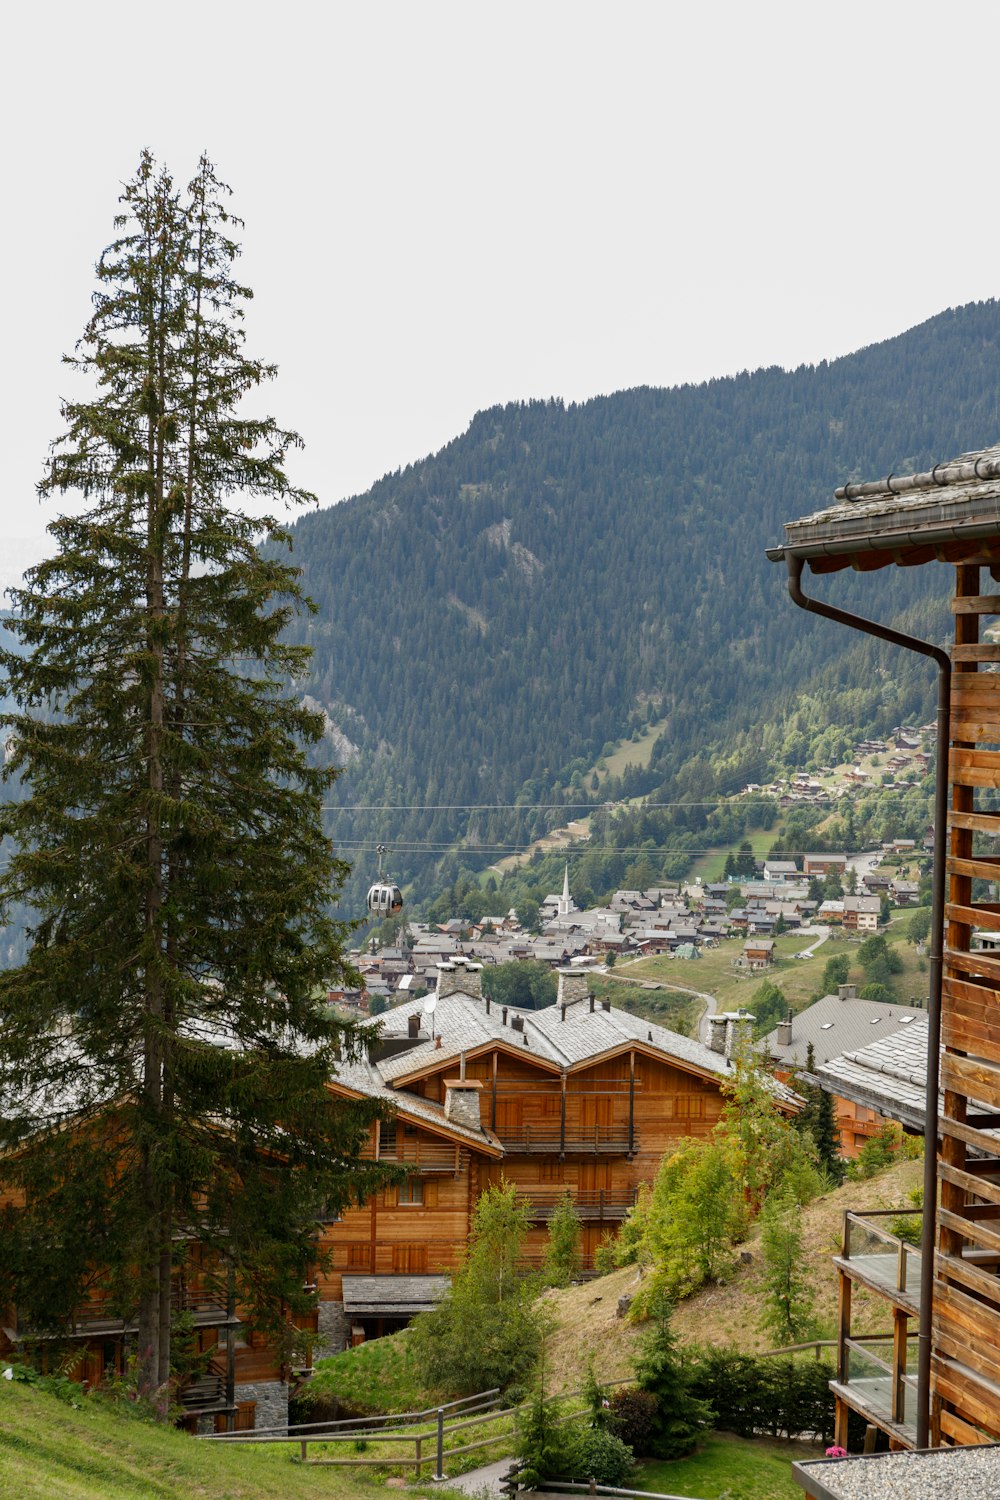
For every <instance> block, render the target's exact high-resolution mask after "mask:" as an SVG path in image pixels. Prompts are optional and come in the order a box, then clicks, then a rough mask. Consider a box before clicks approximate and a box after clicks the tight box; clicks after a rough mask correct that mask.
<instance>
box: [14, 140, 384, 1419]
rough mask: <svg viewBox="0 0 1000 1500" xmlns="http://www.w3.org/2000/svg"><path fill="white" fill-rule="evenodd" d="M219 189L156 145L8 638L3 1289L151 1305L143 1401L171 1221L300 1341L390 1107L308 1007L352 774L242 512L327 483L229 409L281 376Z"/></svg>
mask: <svg viewBox="0 0 1000 1500" xmlns="http://www.w3.org/2000/svg"><path fill="white" fill-rule="evenodd" d="M227 199H228V189H226V188H225V186H224V185H223V184H221V183H220V182H219V181H218V180H217V178H216V176H215V173H214V170H213V168H212V165H211V163H210V162H209V161H208V160H207V159H204V158H203V159H202V161H201V162H200V163H199V166H198V170H197V173H196V175H195V178H194V180H193V182H192V183H191V184H190V186H189V187H188V188H187V189H186V190H180V189H179V188H178V187H177V186H176V185H175V184H174V182H173V180H172V179H171V177H170V176H169V174H168V173H167V172H166V171H164V170H160V169H159V168H158V167H157V165H156V164H155V162H154V160H153V158H152V156H151V155H150V154H149V153H148V152H144V153H143V155H142V157H141V160H140V164H139V168H138V171H137V173H136V176H135V177H134V179H133V180H132V181H131V182H130V183H128V184H127V185H126V187H125V189H124V192H123V194H122V197H121V212H120V215H119V216H118V218H117V219H116V221H115V228H116V233H117V237H116V238H115V240H114V241H113V243H112V244H111V245H110V246H109V247H108V248H107V249H106V250H105V251H104V253H103V254H102V256H101V258H100V261H99V263H98V266H97V279H98V289H97V291H96V292H95V295H94V305H93V312H92V314H91V317H90V320H89V322H88V324H87V326H86V328H85V331H84V334H83V337H82V339H81V341H80V343H79V344H78V346H77V352H76V354H75V355H74V356H73V357H72V358H71V359H69V361H68V363H69V364H70V365H71V366H73V367H74V369H75V370H76V371H77V372H79V373H81V374H82V375H83V376H84V377H85V380H86V382H87V394H86V395H84V396H83V397H82V398H81V399H79V400H75V401H68V402H66V403H65V404H64V408H63V417H64V422H65V428H64V432H63V434H62V436H61V437H59V438H58V439H57V440H56V442H55V443H54V444H53V445H52V450H51V459H50V463H49V467H48V470H47V473H46V476H45V478H44V480H43V481H42V483H41V484H40V486H39V490H40V493H41V495H42V496H43V497H48V496H52V495H54V494H64V493H67V492H76V493H77V494H79V495H80V496H82V497H83V500H84V501H85V502H86V503H87V504H88V505H89V506H90V508H89V509H88V510H87V511H86V513H84V514H82V515H75V516H62V517H60V518H59V519H57V520H55V521H54V522H53V523H52V524H51V526H50V528H49V530H50V533H51V535H52V537H53V539H54V542H55V554H54V556H53V557H52V558H51V559H50V560H48V561H45V562H43V563H41V564H39V565H38V566H37V567H36V568H34V569H32V570H31V572H30V573H29V574H28V576H27V580H26V583H25V585H24V587H23V588H21V589H19V590H17V591H15V594H14V604H15V608H14V613H13V618H12V619H11V620H10V621H9V622H8V623H9V627H10V629H11V630H12V631H13V632H14V634H15V635H16V636H17V637H18V638H19V643H20V647H21V652H17V651H3V652H2V654H0V663H2V667H3V670H4V672H5V674H6V677H7V680H8V690H9V693H10V696H11V697H12V699H13V700H14V705H15V707H14V708H13V710H12V711H11V712H9V713H7V714H5V715H4V716H3V718H2V720H0V723H2V725H3V726H4V729H5V731H6V733H7V735H8V736H9V740H8V743H9V745H10V754H9V756H8V760H7V764H6V767H5V771H4V774H5V776H6V777H17V778H20V779H21V780H22V781H23V784H24V788H25V795H24V796H23V797H22V799H21V800H20V801H18V802H15V803H13V804H10V805H8V806H7V807H5V808H4V810H3V817H2V820H0V833H2V834H3V835H4V836H9V837H10V838H11V839H12V840H13V846H14V852H13V853H12V855H11V858H10V860H9V863H8V865H7V868H6V870H5V871H4V873H3V875H2V877H0V899H2V901H3V903H4V904H5V905H9V904H10V903H12V902H22V903H27V904H28V905H29V906H30V908H31V909H32V910H33V912H34V914H35V915H34V926H33V931H32V942H31V946H30V951H29V952H28V954H27V957H26V960H25V962H24V963H23V964H22V965H21V966H20V967H19V968H17V969H14V970H12V971H8V972H6V973H4V974H2V975H0V1101H2V1102H0V1150H2V1151H4V1152H5V1153H6V1155H5V1158H4V1167H3V1177H4V1179H5V1181H6V1182H7V1183H8V1185H11V1184H12V1185H13V1186H14V1187H15V1188H17V1189H19V1190H20V1191H21V1192H22V1193H23V1195H24V1198H25V1201H26V1205H27V1206H26V1208H25V1209H24V1210H22V1211H19V1212H17V1213H8V1215H7V1216H6V1220H5V1222H4V1223H3V1225H2V1232H3V1235H4V1245H5V1253H4V1255H3V1257H2V1263H0V1301H6V1300H14V1296H15V1295H16V1299H17V1301H18V1303H19V1305H20V1306H21V1307H22V1309H23V1310H24V1312H25V1314H26V1316H27V1318H28V1321H30V1322H31V1323H33V1324H35V1325H36V1326H41V1327H45V1328H50V1327H54V1326H58V1325H59V1324H60V1323H62V1322H64V1321H65V1320H66V1319H67V1317H68V1316H69V1314H70V1312H71V1310H72V1308H73V1306H74V1304H76V1303H77V1302H79V1300H80V1298H81V1295H82V1293H83V1291H84V1289H85V1288H87V1289H89V1290H90V1291H91V1292H97V1291H100V1292H104V1293H106V1294H107V1295H108V1296H109V1297H110V1298H111V1302H112V1304H113V1305H115V1306H117V1308H118V1310H120V1311H121V1312H123V1313H128V1314H129V1315H130V1316H132V1315H136V1316H137V1317H138V1328H139V1349H138V1356H139V1373H140V1382H141V1385H142V1387H143V1388H144V1389H145V1390H147V1391H152V1390H153V1389H155V1388H158V1387H162V1386H163V1384H164V1382H165V1380H166V1378H167V1375H168V1373H169V1370H170V1360H171V1354H170V1338H171V1326H170V1318H171V1280H172V1273H173V1272H174V1270H175V1268H176V1266H177V1262H178V1258H179V1257H180V1256H182V1254H183V1249H182V1244H183V1242H184V1241H185V1240H194V1241H198V1242H200V1243H201V1244H202V1246H203V1247H205V1248H206V1249H207V1250H208V1252H209V1254H208V1258H207V1259H208V1263H209V1264H212V1263H213V1261H214V1262H215V1263H217V1264H218V1265H219V1266H220V1271H219V1276H220V1279H221V1281H222V1283H223V1284H225V1283H226V1282H227V1281H230V1280H231V1281H232V1282H233V1283H234V1284H235V1288H236V1293H237V1296H238V1298H239V1300H240V1302H241V1304H242V1306H243V1307H244V1308H245V1309H246V1316H247V1318H248V1320H249V1321H250V1322H251V1323H252V1324H253V1325H255V1326H257V1327H260V1328H267V1329H269V1330H271V1331H273V1332H276V1333H277V1332H281V1333H282V1334H285V1333H287V1328H288V1325H287V1323H286V1312H291V1313H293V1314H294V1313H298V1312H304V1311H306V1310H307V1309H308V1304H309V1299H308V1297H307V1296H306V1295H305V1294H304V1293H303V1281H304V1279H305V1278H304V1275H303V1272H304V1271H305V1268H306V1266H307V1264H308V1262H309V1261H310V1259H311V1258H312V1257H313V1255H314V1249H313V1226H314V1223H315V1220H316V1218H317V1216H318V1215H319V1213H320V1212H321V1211H323V1212H326V1213H329V1212H331V1211H334V1212H335V1211H336V1209H337V1207H338V1205H340V1206H342V1205H344V1204H346V1203H347V1202H348V1201H349V1200H350V1199H352V1198H355V1197H357V1196H358V1195H359V1194H364V1193H365V1192H367V1191H369V1190H371V1189H372V1188H373V1187H374V1186H376V1185H378V1184H379V1183H380V1182H381V1181H383V1180H384V1178H385V1174H384V1172H383V1171H382V1169H378V1168H373V1167H371V1166H364V1165H362V1164H360V1162H359V1160H358V1156H359V1151H360V1149H361V1146H362V1144H363V1143H364V1141H365V1140H366V1139H367V1132H368V1127H369V1124H370V1121H371V1119H372V1118H373V1115H374V1114H375V1113H376V1112H377V1111H376V1110H375V1108H374V1107H373V1106H371V1105H366V1104H356V1105H355V1104H351V1105H347V1104H342V1103H338V1102H337V1101H335V1100H334V1099H333V1097H332V1096H331V1094H330V1092H329V1090H328V1088H327V1081H328V1079H329V1076H330V1074H331V1073H332V1072H334V1071H335V1056H336V1049H337V1048H338V1047H346V1048H347V1049H348V1051H351V1050H352V1049H353V1050H357V1048H358V1047H359V1046H360V1042H359V1040H358V1034H357V1033H356V1032H355V1031H354V1029H353V1028H351V1027H350V1026H347V1025H345V1023H343V1022H341V1021H339V1020H338V1019H336V1017H335V1015H334V1013H333V1012H332V1010H331V1009H329V1008H328V1007H326V1006H321V1005H317V1004H316V1003H315V1000H314V996H316V994H317V993H319V992H322V991H325V988H326V985H327V984H328V983H329V982H331V981H333V980H340V981H347V982H352V983H357V982H358V977H357V976H356V975H355V974H354V973H353V971H352V970H350V968H349V967H348V965H347V964H346V963H345V960H344V956H343V950H342V943H343V938H344V929H343V928H342V926H341V924H339V923H338V922H337V921H335V920H334V919H333V918H332V917H331V915H330V911H329V901H330V898H331V896H332V895H333V894H335V893H336V891H337V890H338V888H339V886H340V884H341V882H342V880H343V878H344V876H345V873H346V867H345V866H343V865H342V864H340V863H339V862H338V860H337V859H336V858H335V857H334V854H333V851H332V847H331V845H330V843H329V841H328V840H327V838H326V837H325V836H324V834H323V831H322V825H321V809H322V803H323V801H324V797H325V796H326V795H328V789H329V787H330V784H331V781H332V779H333V776H334V774H335V773H334V772H333V771H332V770H330V769H327V768H325V767H317V766H316V765H315V764H314V762H313V761H312V760H311V759H309V758H308V757H307V747H308V746H309V744H310V743H317V742H318V741H320V739H321V738H322V734H323V728H324V725H323V721H322V719H321V717H320V716H319V715H318V714H316V713H315V712H312V711H310V710H308V709H307V708H306V707H305V706H304V705H303V703H302V701H301V700H300V699H299V698H297V697H296V696H294V695H293V694H291V693H289V691H288V690H287V683H288V681H289V680H290V679H296V678H301V676H302V673H303V671H304V669H305V666H306V659H307V655H308V653H307V652H305V651H303V649H302V648H296V647H290V646H289V645H287V644H285V643H284V640H283V634H284V631H285V628H286V626H287V624H288V622H289V620H290V618H291V617H292V615H293V614H294V612H295V611H296V610H297V609H298V608H299V607H300V606H301V605H303V604H304V603H305V601H304V600H303V598H302V596H301V593H300V589H299V585H298V582H297V573H296V570H294V569H293V568H291V567H290V566H289V565H288V564H286V563H285V562H284V561H283V560H282V559H281V557H280V552H279V550H278V545H275V546H274V547H273V548H272V549H271V550H270V551H269V552H268V553H267V554H266V555H262V554H261V553H260V552H259V551H258V550H257V543H258V541H259V540H260V538H261V536H262V535H263V536H270V538H271V540H272V542H273V543H275V544H280V543H281V541H282V539H283V533H282V532H281V531H280V530H279V529H278V528H277V526H276V524H275V523H274V522H273V521H271V520H267V521H263V522H261V521H259V520H255V519H253V518H252V517H251V516H249V515H248V514H247V513H246V512H245V511H243V510H240V509H238V508H235V507H233V506H231V505H230V500H231V497H237V498H238V497H241V496H252V497H254V498H255V499H263V500H265V501H270V502H272V503H280V504H284V505H286V506H287V505H296V504H299V503H301V502H302V501H306V500H308V499H310V498H311V497H310V496H308V495H307V494H306V493H305V492H303V491H300V490H298V489H296V488H295V487H294V486H293V485H292V484H291V482H290V480H289V479H288V477H287V475H286V473H285V467H284V465H285V459H286V455H287V453H288V451H289V449H291V448H292V447H295V446H298V444H299V439H298V437H297V436H296V434H295V433H293V432H290V431H286V430H284V429H283V428H281V427H279V426H278V425H277V423H276V422H275V421H274V420H273V419H272V418H270V417H264V416H259V415H246V414H244V413H243V411H242V407H241V402H242V398H243V397H244V395H245V394H246V393H248V392H250V391H253V390H256V388H257V387H259V386H260V385H261V384H262V383H263V382H265V381H267V380H269V379H270V378H271V377H272V376H273V375H274V373H275V371H274V368H273V367H272V366H270V365H267V364H264V363H262V362H261V361H259V360H257V359H252V358H250V357H249V356H248V354H247V353H246V352H245V350H244V343H243V340H244V334H243V329H242V316H243V305H244V304H245V302H246V301H247V299H248V298H249V297H250V295H251V294H250V292H249V290H248V289H247V288H246V287H244V286H242V285H241V284H240V283H239V282H238V281H237V280H236V278H235V275H234V262H235V261H236V258H237V255H238V253H239V247H238V245H237V244H236V242H235V241H234V240H233V239H232V238H230V236H231V235H232V233H233V232H234V227H236V226H238V225H239V221H238V220H236V219H234V218H233V217H232V215H231V213H230V211H229V208H228V206H227Z"/></svg>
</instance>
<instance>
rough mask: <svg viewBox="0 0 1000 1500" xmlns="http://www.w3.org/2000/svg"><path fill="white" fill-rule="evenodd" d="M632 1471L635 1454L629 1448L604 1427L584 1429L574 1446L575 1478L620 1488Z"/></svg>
mask: <svg viewBox="0 0 1000 1500" xmlns="http://www.w3.org/2000/svg"><path fill="white" fill-rule="evenodd" d="M634 1468H635V1455H634V1454H633V1452H632V1449H631V1448H630V1447H629V1446H628V1444H627V1443H623V1442H622V1440H621V1438H620V1437H616V1436H615V1434H614V1433H613V1432H608V1430H607V1428H605V1427H587V1428H585V1429H584V1431H583V1432H581V1433H580V1434H579V1437H578V1438H577V1441H576V1443H575V1444H574V1445H573V1452H572V1477H573V1478H574V1479H593V1480H595V1481H596V1483H597V1484H607V1485H621V1484H622V1483H623V1482H624V1481H625V1480H626V1479H627V1478H628V1477H629V1475H630V1474H631V1472H632V1470H633V1469H634Z"/></svg>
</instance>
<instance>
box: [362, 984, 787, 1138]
mask: <svg viewBox="0 0 1000 1500" xmlns="http://www.w3.org/2000/svg"><path fill="white" fill-rule="evenodd" d="M423 1005H424V1001H423V1000H410V1001H407V1002H405V1003H404V1004H403V1005H397V1006H396V1007H395V1008H394V1009H393V1010H391V1011H389V1012H388V1013H387V1014H386V1015H384V1016H382V1017H380V1020H381V1021H382V1022H383V1023H384V1026H383V1034H384V1035H386V1036H406V1035H407V1032H408V1021H409V1017H410V1016H411V1015H421V1014H422V1011H423ZM514 1017H518V1018H520V1019H522V1020H523V1023H524V1029H523V1031H517V1030H515V1029H514V1028H513V1027H512V1026H511V1025H510V1022H511V1021H512V1020H513V1019H514ZM433 1027H434V1031H435V1032H436V1033H437V1036H436V1037H435V1038H431V1037H429V1036H428V1037H426V1038H425V1039H424V1040H422V1041H420V1042H419V1043H418V1044H417V1046H415V1047H413V1048H411V1049H409V1050H408V1051H406V1052H402V1053H398V1054H396V1056H394V1057H387V1058H385V1059H384V1060H383V1061H382V1062H380V1063H378V1064H373V1065H372V1067H373V1068H376V1069H377V1071H378V1075H379V1078H380V1080H381V1081H383V1082H384V1083H386V1084H391V1083H392V1081H393V1080H396V1079H400V1078H405V1077H408V1076H409V1075H410V1074H412V1073H417V1072H419V1071H421V1070H422V1069H424V1068H428V1067H437V1066H440V1064H441V1063H443V1062H448V1061H457V1060H458V1059H459V1058H460V1055H461V1053H462V1052H468V1051H472V1050H474V1049H475V1048H478V1047H483V1046H488V1045H490V1044H491V1043H495V1042H502V1043H504V1044H505V1045H506V1046H508V1047H513V1048H517V1049H518V1050H521V1049H523V1050H524V1052H525V1053H526V1054H527V1055H529V1056H532V1057H536V1058H539V1059H541V1060H542V1061H544V1062H546V1063H549V1064H554V1065H555V1066H556V1067H559V1068H563V1067H566V1068H572V1067H574V1066H578V1065H579V1064H581V1063H585V1062H587V1061H588V1060H589V1059H590V1058H596V1057H600V1056H602V1055H603V1054H605V1053H607V1052H611V1051H614V1050H615V1049H616V1048H618V1047H621V1046H625V1045H627V1044H628V1043H630V1042H641V1043H643V1044H644V1045H645V1046H647V1047H649V1046H651V1047H654V1048H655V1049H656V1050H657V1051H658V1052H660V1053H662V1054H663V1055H664V1056H666V1057H667V1058H669V1059H670V1061H672V1062H676V1063H677V1064H679V1065H680V1066H681V1067H684V1066H688V1067H690V1068H692V1069H694V1070H695V1071H697V1072H700V1073H702V1074H707V1075H709V1076H714V1077H717V1078H720V1079H723V1078H730V1077H731V1076H732V1069H731V1067H730V1065H729V1064H728V1062H727V1061H726V1059H725V1057H723V1056H721V1055H720V1054H719V1053H718V1052H713V1051H712V1050H711V1048H709V1047H706V1046H705V1045H704V1044H703V1043H702V1042H698V1041H695V1040H694V1039H693V1038H691V1037H685V1036H680V1035H678V1033H677V1032H675V1031H669V1030H668V1029H667V1028H666V1027H665V1026H658V1025H657V1024H656V1022H655V1021H649V1020H646V1019H644V1018H643V1017H642V1016H633V1015H630V1014H629V1012H628V1011H624V1010H619V1009H618V1008H617V1007H616V1006H612V1007H611V1009H610V1010H603V1009H602V1008H601V1006H600V1005H598V1006H596V1007H595V1009H594V1010H593V1011H591V1009H590V1006H589V1005H588V1003H587V1002H586V1001H577V1002H576V1003H575V1004H572V1005H568V1006H567V1007H566V1019H565V1021H564V1020H563V1019H562V1007H561V1006H559V1005H549V1006H546V1007H545V1009H544V1010H515V1009H513V1008H511V1009H510V1010H509V1012H508V1017H507V1025H506V1026H505V1025H504V1024H503V1019H502V1010H501V1007H500V1006H498V1005H492V1006H491V1008H490V1013H489V1014H487V1012H486V1003H485V1001H484V1000H481V999H476V998H474V997H472V996H470V995H464V994H462V993H461V992H458V991H453V992H452V993H451V994H449V995H445V996H442V997H441V998H440V999H439V1000H438V1001H437V1004H436V1007H435V1010H434V1013H433ZM438 1041H440V1046H439V1045H438ZM776 1092H777V1094H778V1097H779V1098H780V1099H781V1100H782V1102H784V1103H787V1104H794V1103H797V1100H798V1096H797V1095H796V1094H795V1093H794V1092H793V1091H792V1090H791V1089H788V1088H787V1087H786V1086H785V1085H783V1084H776ZM388 1097H389V1098H391V1099H394V1100H395V1101H396V1103H397V1104H399V1105H400V1106H401V1107H403V1106H405V1107H406V1108H407V1109H408V1108H409V1107H410V1101H411V1098H412V1097H413V1096H411V1095H410V1094H408V1093H404V1092H403V1091H402V1090H391V1091H390V1092H389V1094H388ZM421 1102H423V1103H426V1102H427V1101H421Z"/></svg>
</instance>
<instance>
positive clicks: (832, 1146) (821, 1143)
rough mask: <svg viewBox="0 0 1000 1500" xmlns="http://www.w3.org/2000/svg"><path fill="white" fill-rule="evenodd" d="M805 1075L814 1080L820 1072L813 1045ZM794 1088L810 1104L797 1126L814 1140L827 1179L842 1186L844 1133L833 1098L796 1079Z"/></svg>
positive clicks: (807, 1056)
mask: <svg viewBox="0 0 1000 1500" xmlns="http://www.w3.org/2000/svg"><path fill="white" fill-rule="evenodd" d="M805 1071H806V1073H807V1074H809V1075H810V1076H813V1075H815V1072H816V1049H815V1048H814V1047H813V1044H812V1042H810V1043H809V1045H808V1047H807V1048H806V1067H805ZM794 1087H795V1089H796V1090H797V1092H798V1093H800V1094H801V1095H802V1097H803V1098H804V1099H805V1101H806V1105H805V1109H803V1110H801V1111H800V1113H799V1114H798V1115H797V1116H796V1119H795V1124H796V1126H797V1127H798V1129H799V1130H802V1131H806V1132H808V1134H809V1135H810V1136H811V1137H812V1140H813V1143H814V1145H815V1147H816V1155H817V1156H818V1158H819V1164H820V1166H821V1167H822V1168H823V1170H824V1172H826V1174H827V1176H828V1177H829V1178H831V1180H832V1181H834V1182H841V1181H842V1180H843V1176H844V1161H843V1158H842V1157H841V1155H840V1131H839V1129H838V1126H837V1112H836V1110H835V1108H834V1103H833V1095H832V1094H828V1093H827V1091H826V1090H825V1089H822V1088H819V1087H818V1086H817V1085H816V1084H815V1083H809V1082H807V1081H806V1079H804V1078H796V1080H795V1083H794Z"/></svg>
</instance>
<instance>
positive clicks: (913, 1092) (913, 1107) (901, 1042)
mask: <svg viewBox="0 0 1000 1500" xmlns="http://www.w3.org/2000/svg"><path fill="white" fill-rule="evenodd" d="M894 1008H895V1007H894ZM816 1077H817V1078H818V1079H819V1081H820V1082H821V1083H822V1084H823V1086H824V1088H826V1089H828V1090H829V1091H830V1092H831V1093H834V1094H839V1095H840V1097H841V1098H842V1099H853V1100H854V1102H855V1103H857V1104H865V1105H867V1106H868V1108H869V1109H876V1110H878V1111H880V1113H881V1114H883V1115H887V1116H888V1117H889V1119H891V1120H899V1121H900V1123H901V1124H903V1125H909V1126H910V1127H911V1129H913V1130H923V1128H924V1091H925V1089H926V1087H927V1017H926V1015H924V1016H918V1017H915V1018H914V1020H913V1021H912V1022H911V1023H910V1025H909V1026H901V1027H900V1028H898V1030H896V1031H894V1032H893V1033H892V1035H891V1036H885V1037H881V1038H880V1039H879V1040H878V1041H877V1042H872V1043H871V1044H870V1045H869V1046H867V1047H861V1048H859V1049H858V1050H857V1051H854V1052H844V1053H842V1054H841V1055H840V1056H838V1057H832V1058H830V1060H829V1061H828V1062H825V1063H823V1064H822V1065H820V1066H818V1067H817V1069H816ZM942 1105H943V1095H942Z"/></svg>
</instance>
